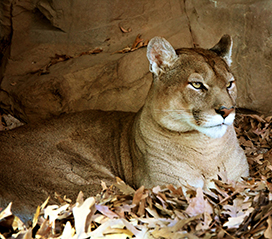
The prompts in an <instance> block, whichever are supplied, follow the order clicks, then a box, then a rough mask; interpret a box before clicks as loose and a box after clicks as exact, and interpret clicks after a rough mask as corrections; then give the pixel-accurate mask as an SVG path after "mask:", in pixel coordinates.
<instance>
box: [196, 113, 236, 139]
mask: <svg viewBox="0 0 272 239" xmlns="http://www.w3.org/2000/svg"><path fill="white" fill-rule="evenodd" d="M234 118H235V114H230V115H229V116H228V117H227V118H225V119H223V118H222V117H221V116H220V115H215V116H212V117H210V119H209V120H208V123H206V124H204V125H202V126H195V129H196V130H197V131H199V132H201V133H203V134H205V135H207V136H208V137H211V138H221V137H223V135H224V134H225V133H226V131H227V128H228V126H229V125H231V124H232V123H233V121H234Z"/></svg>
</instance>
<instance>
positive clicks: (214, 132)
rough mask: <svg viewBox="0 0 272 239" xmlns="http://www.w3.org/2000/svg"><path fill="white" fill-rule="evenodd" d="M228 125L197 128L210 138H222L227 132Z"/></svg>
mask: <svg viewBox="0 0 272 239" xmlns="http://www.w3.org/2000/svg"><path fill="white" fill-rule="evenodd" d="M227 128H228V125H225V124H224V125H220V126H215V127H210V128H205V127H196V130H198V131H199V132H201V133H203V134H205V135H207V136H208V137H210V138H221V137H223V135H224V134H225V133H226V131H227Z"/></svg>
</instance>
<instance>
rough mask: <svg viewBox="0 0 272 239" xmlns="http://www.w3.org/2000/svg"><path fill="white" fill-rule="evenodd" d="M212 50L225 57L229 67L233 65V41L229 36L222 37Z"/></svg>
mask: <svg viewBox="0 0 272 239" xmlns="http://www.w3.org/2000/svg"><path fill="white" fill-rule="evenodd" d="M210 50H211V51H213V52H215V53H216V54H217V55H219V56H221V57H223V58H224V60H225V61H226V62H227V64H228V65H229V66H230V65H231V62H232V60H231V53H232V39H231V37H230V36H229V35H224V36H222V38H221V39H220V41H219V42H218V43H217V44H216V45H215V46H214V47H213V48H211V49H210Z"/></svg>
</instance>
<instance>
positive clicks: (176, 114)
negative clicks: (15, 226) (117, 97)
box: [0, 35, 248, 215]
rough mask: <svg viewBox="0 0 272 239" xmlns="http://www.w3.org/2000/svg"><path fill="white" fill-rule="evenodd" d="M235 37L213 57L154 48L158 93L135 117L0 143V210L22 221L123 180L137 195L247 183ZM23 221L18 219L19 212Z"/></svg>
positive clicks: (108, 118) (77, 123)
mask: <svg viewBox="0 0 272 239" xmlns="http://www.w3.org/2000/svg"><path fill="white" fill-rule="evenodd" d="M231 49H232V41H231V38H230V37H229V36H228V35H225V36H223V37H222V38H221V40H220V41H219V43H218V44H217V45H216V46H214V47H213V48H211V49H210V50H205V49H200V48H193V49H187V48H182V49H178V50H176V51H175V50H174V49H173V47H172V46H171V45H170V44H169V42H167V41H166V40H165V39H164V38H161V37H155V38H153V39H152V40H151V41H150V42H149V44H148V47H147V58H148V60H149V62H150V71H151V72H152V73H153V77H154V80H153V84H152V86H151V88H150V91H149V93H148V96H147V99H146V102H145V105H144V106H143V107H142V109H141V110H140V111H139V112H138V113H136V114H134V113H125V112H102V111H86V112H80V113H75V114H67V115H64V116H61V117H59V118H57V119H52V120H50V121H45V122H41V123H39V124H38V125H36V124H32V125H26V126H23V127H19V128H17V129H15V130H11V131H8V132H1V133H0V145H1V156H0V164H1V166H0V195H1V199H0V207H4V206H6V205H7V203H9V202H10V201H12V202H13V208H14V209H17V212H19V213H20V214H21V215H27V214H31V213H33V212H34V208H35V207H36V206H37V205H38V204H40V203H41V202H43V201H44V200H45V199H46V198H47V196H48V195H52V193H54V192H58V193H61V194H66V195H67V196H68V197H75V196H76V195H77V194H78V192H79V191H80V190H82V191H84V192H85V194H86V193H87V194H92V195H94V194H95V193H97V192H99V191H100V182H101V180H103V181H104V182H106V183H107V184H112V183H113V182H115V177H116V176H118V177H120V178H122V179H123V180H124V181H125V182H126V183H128V184H129V185H131V186H135V187H139V186H141V185H144V186H145V187H152V186H156V185H164V184H173V185H176V186H183V187H185V186H186V185H187V184H189V185H191V186H194V187H202V188H204V189H205V188H208V187H209V183H210V179H213V178H217V174H218V173H219V172H220V171H221V172H222V171H225V172H226V173H227V176H228V178H229V179H231V180H239V179H240V177H241V176H247V175H248V164H247V160H246V157H245V155H244V153H243V151H242V149H241V148H240V147H239V144H238V141H237V139H236V135H235V131H234V127H233V120H234V117H235V99H236V94H237V91H236V83H235V78H234V76H233V75H232V73H231V71H230V69H229V65H230V63H231ZM15 211H16V210H15Z"/></svg>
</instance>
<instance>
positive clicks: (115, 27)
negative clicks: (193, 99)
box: [0, 0, 272, 122]
mask: <svg viewBox="0 0 272 239" xmlns="http://www.w3.org/2000/svg"><path fill="white" fill-rule="evenodd" d="M0 6H1V9H2V11H0V17H1V21H0V22H1V23H0V24H1V25H0V30H1V31H0V40H1V47H0V49H1V51H2V54H1V69H0V74H1V78H0V79H1V80H0V84H1V85H0V110H1V109H2V110H1V111H4V112H7V113H11V114H13V115H14V116H15V117H17V118H19V119H21V120H22V121H25V122H31V121H37V120H39V119H41V118H50V117H51V116H53V115H60V114H62V113H66V112H75V111H82V110H87V109H102V110H122V111H137V110H138V109H139V108H140V107H141V106H142V104H143V102H144V99H145V96H146V94H147V91H148V89H149V86H150V84H151V81H152V76H151V74H150V73H148V61H147V59H146V56H145V52H146V49H145V48H140V49H138V50H135V51H133V52H128V53H124V54H122V53H115V54H112V53H114V52H116V51H118V50H121V49H123V48H125V47H127V46H131V45H132V43H133V42H134V39H135V38H136V36H137V35H138V34H141V37H142V38H143V39H144V40H146V39H151V38H152V37H154V36H156V35H158V36H163V37H165V38H166V39H167V40H168V41H169V42H171V44H172V45H173V46H174V47H176V48H179V47H194V46H195V47H197V46H201V47H204V48H209V47H211V46H213V45H214V44H215V43H216V42H217V41H218V40H219V39H220V37H221V36H222V35H223V34H225V33H228V34H230V35H232V37H233V40H234V46H233V64H232V70H233V72H234V73H235V75H236V77H237V79H238V81H237V84H238V90H239V98H238V106H239V107H242V108H247V109H251V110H255V111H259V112H262V113H267V114H269V113H272V96H271V94H270V85H271V84H272V83H271V82H272V81H271V77H272V68H271V65H272V54H271V52H272V38H271V36H270V31H271V30H272V26H271V22H272V16H271V14H270V12H271V11H272V5H271V4H270V1H269V0H264V1H258V0H250V1H249V0H240V1H237V0H231V1H227V2H226V1H223V0H218V1H212V0H203V1H197V0H190V1H189V0H187V1H178V0H162V1H155V0H151V1H144V0H137V1H134V0H133V1H126V0H122V1H117V0H105V1H87V0H77V1H75V0H63V1H58V0H34V1H29V0H21V1H11V0H3V1H2V2H1V3H0ZM120 27H122V28H123V29H125V30H128V32H122V31H121V29H120ZM129 28H130V29H131V31H130V30H129ZM95 48H101V49H102V50H103V51H102V52H101V53H99V54H96V55H93V54H82V53H84V52H87V51H90V50H93V49H95ZM56 54H57V55H56ZM50 62H51V63H50ZM52 62H54V63H56V64H52Z"/></svg>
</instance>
